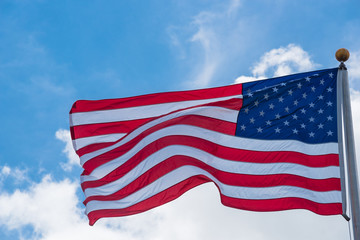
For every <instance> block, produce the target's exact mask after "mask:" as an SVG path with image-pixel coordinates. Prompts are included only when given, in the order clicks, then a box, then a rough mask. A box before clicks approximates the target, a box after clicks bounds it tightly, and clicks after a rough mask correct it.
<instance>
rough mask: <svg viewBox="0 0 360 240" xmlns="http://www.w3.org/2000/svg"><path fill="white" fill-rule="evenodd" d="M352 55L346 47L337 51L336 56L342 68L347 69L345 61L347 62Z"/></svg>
mask: <svg viewBox="0 0 360 240" xmlns="http://www.w3.org/2000/svg"><path fill="white" fill-rule="evenodd" d="M349 57H350V53H349V51H348V50H347V49H346V48H340V49H338V50H337V51H336V53H335V58H336V60H338V61H339V62H340V66H339V68H340V69H344V70H345V69H346V66H345V64H344V62H346V61H347V60H348V59H349Z"/></svg>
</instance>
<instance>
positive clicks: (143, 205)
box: [88, 176, 342, 225]
mask: <svg viewBox="0 0 360 240" xmlns="http://www.w3.org/2000/svg"><path fill="white" fill-rule="evenodd" d="M209 181H210V180H209V179H208V178H206V177H204V176H194V177H191V178H188V179H186V180H184V181H182V182H180V183H178V184H176V185H174V186H172V187H170V188H168V189H166V190H164V191H162V192H160V193H158V194H156V195H154V196H152V197H150V198H148V199H146V200H144V201H142V202H140V203H137V204H135V205H132V206H131V207H128V208H124V209H104V210H96V211H92V212H90V213H89V214H88V218H89V222H90V225H94V223H95V222H96V221H97V220H98V219H100V218H103V217H120V216H128V215H133V214H136V213H141V212H144V211H147V210H150V209H152V208H155V207H157V206H160V205H163V204H165V203H167V202H170V201H172V200H174V199H176V198H178V197H180V196H181V195H182V194H183V193H185V192H186V191H188V190H190V189H191V188H194V187H196V186H198V185H201V184H203V183H206V182H209ZM221 201H222V203H223V204H224V205H225V206H229V207H234V208H238V209H243V210H249V211H258V212H265V211H281V210H289V209H307V210H310V211H312V212H314V213H317V214H320V215H336V214H341V212H342V206H341V203H329V204H322V203H316V202H312V201H310V200H306V199H301V198H279V199H269V200H245V199H237V198H231V197H227V196H224V195H221Z"/></svg>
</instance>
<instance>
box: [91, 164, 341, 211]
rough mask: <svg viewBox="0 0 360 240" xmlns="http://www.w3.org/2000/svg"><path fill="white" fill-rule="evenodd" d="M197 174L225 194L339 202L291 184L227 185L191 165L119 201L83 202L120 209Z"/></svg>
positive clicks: (330, 194) (332, 194) (337, 194)
mask: <svg viewBox="0 0 360 240" xmlns="http://www.w3.org/2000/svg"><path fill="white" fill-rule="evenodd" d="M199 174H201V175H205V176H207V177H209V178H210V179H211V180H212V181H214V182H215V184H216V185H217V186H218V187H219V189H220V192H221V193H222V194H223V195H225V196H228V197H233V198H240V199H256V200H262V199H263V200H264V199H278V198H285V197H296V198H303V199H308V200H310V201H313V202H317V203H341V193H340V191H327V192H317V191H312V190H308V189H304V188H300V187H293V186H277V187H267V188H255V187H239V186H231V185H226V184H223V183H221V182H219V181H218V180H217V179H216V178H215V177H213V176H212V175H211V174H210V173H208V172H206V171H204V170H202V169H200V168H197V167H194V166H183V167H181V168H178V169H176V170H174V171H172V172H170V173H169V174H167V175H164V176H163V177H161V178H159V179H158V180H157V181H154V182H152V183H151V184H149V185H147V186H146V187H144V188H142V189H140V190H139V191H137V192H135V193H133V194H131V195H129V196H127V197H125V198H123V199H121V200H116V201H97V200H93V201H90V202H88V203H87V205H86V214H89V213H90V212H92V211H95V210H100V209H122V208H127V207H130V206H132V205H134V204H137V203H139V202H142V201H144V200H146V199H148V198H150V197H152V196H154V195H156V194H158V193H160V192H162V191H164V190H166V189H168V188H170V187H171V186H174V185H175V184H177V183H179V182H181V181H183V180H186V179H188V178H189V177H192V176H195V175H199Z"/></svg>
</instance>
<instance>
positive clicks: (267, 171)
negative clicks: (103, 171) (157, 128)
mask: <svg viewBox="0 0 360 240" xmlns="http://www.w3.org/2000/svg"><path fill="white" fill-rule="evenodd" d="M176 155H181V156H188V157H192V158H195V159H198V160H200V161H202V162H204V163H206V164H207V165H209V166H210V167H213V168H215V169H218V170H220V171H224V172H229V173H236V174H248V175H272V174H292V175H297V176H302V177H306V178H311V179H328V178H340V174H339V167H337V166H329V167H317V168H314V167H307V166H303V165H300V164H294V163H248V162H238V161H231V160H226V159H222V158H218V157H216V156H214V155H212V154H209V153H207V152H205V151H202V150H200V149H197V148H193V147H188V146H179V145H173V146H169V147H166V148H163V149H161V150H159V151H157V152H155V153H154V154H152V155H151V156H149V157H148V158H146V159H144V160H143V161H142V162H141V163H140V164H139V165H137V166H136V167H135V168H133V169H132V170H131V171H130V172H128V173H127V174H126V175H124V176H123V177H122V178H120V179H118V180H116V181H113V182H111V183H108V184H106V185H103V186H100V187H95V188H87V189H85V191H84V193H85V197H86V198H87V197H90V196H95V195H109V194H113V193H115V192H116V191H118V190H120V189H121V188H122V187H124V186H127V185H128V184H130V183H131V182H132V181H134V180H135V179H137V178H138V177H139V176H141V175H142V174H144V173H145V172H146V171H148V170H149V169H151V168H152V167H154V166H155V165H157V164H159V163H160V162H162V161H164V160H166V159H168V158H170V157H172V156H176ZM91 178H92V179H93V178H94V177H91ZM85 179H86V177H85V176H84V178H83V180H85Z"/></svg>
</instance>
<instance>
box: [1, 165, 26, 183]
mask: <svg viewBox="0 0 360 240" xmlns="http://www.w3.org/2000/svg"><path fill="white" fill-rule="evenodd" d="M6 178H11V180H12V181H14V182H15V184H19V183H22V182H24V181H28V177H27V169H20V168H18V167H15V168H10V167H9V166H7V165H4V166H0V184H1V183H2V182H3V181H4V180H5V179H6Z"/></svg>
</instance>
